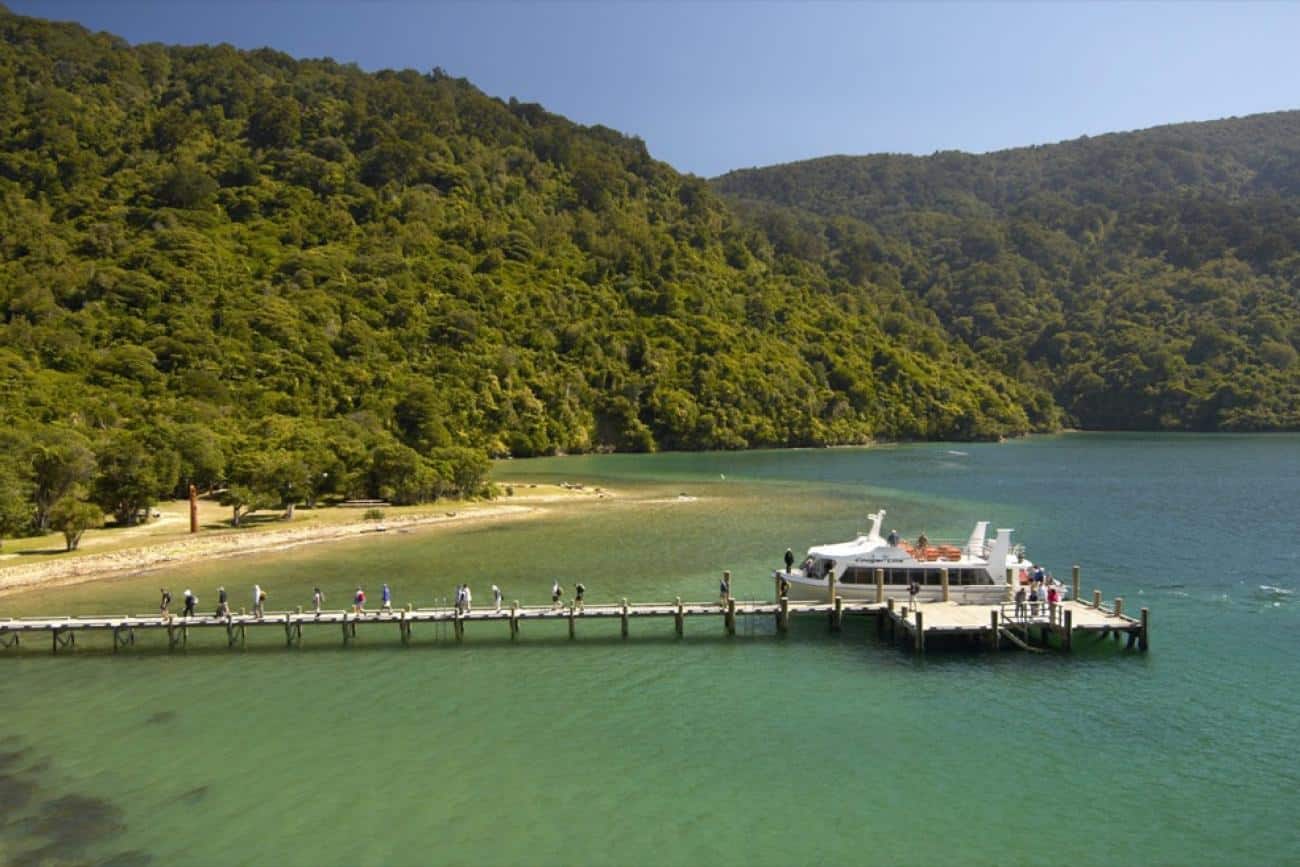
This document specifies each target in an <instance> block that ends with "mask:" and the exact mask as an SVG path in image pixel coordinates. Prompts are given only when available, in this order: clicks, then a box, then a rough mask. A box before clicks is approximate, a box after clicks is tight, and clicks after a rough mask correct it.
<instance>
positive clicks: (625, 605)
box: [622, 572, 731, 638]
mask: <svg viewBox="0 0 1300 867" xmlns="http://www.w3.org/2000/svg"><path fill="white" fill-rule="evenodd" d="M724 574H726V575H728V576H730V575H731V573H730V572H726V573H724ZM727 602H731V581H730V578H728V581H727ZM622 619H623V637H624V638H627V597H626V596H624V597H623V618H622Z"/></svg>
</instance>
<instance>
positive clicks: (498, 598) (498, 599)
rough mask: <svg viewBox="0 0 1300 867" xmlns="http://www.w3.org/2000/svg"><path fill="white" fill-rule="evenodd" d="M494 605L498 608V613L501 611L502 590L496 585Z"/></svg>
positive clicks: (493, 588) (493, 597)
mask: <svg viewBox="0 0 1300 867" xmlns="http://www.w3.org/2000/svg"><path fill="white" fill-rule="evenodd" d="M492 604H493V605H495V606H496V610H497V611H500V610H501V588H500V587H498V586H497V585H495V584H493V585H492Z"/></svg>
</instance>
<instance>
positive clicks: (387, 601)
mask: <svg viewBox="0 0 1300 867" xmlns="http://www.w3.org/2000/svg"><path fill="white" fill-rule="evenodd" d="M379 608H380V610H382V611H392V610H393V591H392V590H389V589H388V585H387V584H385V585H384V589H383V592H382V594H381V595H380V597H379Z"/></svg>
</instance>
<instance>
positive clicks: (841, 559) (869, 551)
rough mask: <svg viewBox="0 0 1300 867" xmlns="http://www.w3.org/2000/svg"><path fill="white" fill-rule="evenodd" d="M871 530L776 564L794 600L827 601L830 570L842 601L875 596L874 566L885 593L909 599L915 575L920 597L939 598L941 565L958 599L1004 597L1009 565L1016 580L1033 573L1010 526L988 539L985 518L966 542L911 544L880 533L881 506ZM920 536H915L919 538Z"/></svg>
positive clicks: (950, 595)
mask: <svg viewBox="0 0 1300 867" xmlns="http://www.w3.org/2000/svg"><path fill="white" fill-rule="evenodd" d="M867 517H868V518H870V519H871V529H869V530H867V531H866V532H863V533H859V534H858V537H857V538H856V539H853V540H852V541H849V542H839V543H836V544H833V545H817V546H814V547H812V548H810V549H808V554H807V556H806V557H805V558H804V561H803V564H802V565H800V566H798V567H796V568H792V569H790V570H789V571H786V570H784V569H778V570H777V571H775V572H774V573H773V577H774V578H776V580H777V581H778V582H779V581H780V580H781V579H782V578H784V579H785V580H786V581H787V582H788V584H789V589H788V591H787V593H788V596H789V598H790V599H791V600H792V601H797V600H803V601H825V600H826V599H828V598H829V595H830V578H829V576H830V575H832V574H833V575H834V576H835V588H836V589H835V592H836V594H837V595H839V596H840V597H841V598H843V599H844V600H845V601H850V600H852V601H864V602H871V601H874V600H875V598H876V570H877V569H880V570H883V572H884V582H885V596H886V598H888V597H893V598H895V599H907V598H908V586H909V585H910V584H911V582H912V581H913V580H915V581H916V583H917V584H918V585H919V592H918V593H917V598H918V601H921V602H929V601H935V600H938V599H941V598H942V597H943V588H942V575H941V570H943V569H947V570H948V598H949V599H950V600H952V601H953V602H958V603H971V604H978V603H984V604H989V603H997V602H1001V601H1004V600H1005V599H1006V598H1007V578H1006V576H1007V570H1008V569H1010V570H1011V575H1012V580H1013V582H1015V583H1016V584H1017V585H1018V584H1019V582H1020V581H1023V580H1026V576H1028V575H1031V574H1032V571H1033V568H1034V564H1033V563H1032V562H1030V561H1029V560H1028V559H1026V557H1025V551H1024V546H1022V545H1012V544H1011V532H1012V531H1011V530H1008V529H999V530H998V531H997V534H996V535H995V536H994V538H993V541H992V542H989V541H988V540H987V538H986V537H987V535H988V526H989V522H988V521H980V522H978V523H977V524H976V525H975V529H974V530H972V531H971V534H970V538H968V539H967V540H966V541H965V542H964V543H961V544H957V543H954V542H948V541H941V540H935V541H930V540H926V544H925V545H924V546H921V545H917V544H912V543H910V542H907V541H905V540H903V539H901V538H898V537H897V535H896V534H895V533H891V534H890V535H889V536H888V537H884V536H881V534H880V530H881V525H882V524H883V523H884V520H885V510H884V509H881V510H880V511H879V512H876V513H874V514H871V515H868V516H867ZM919 541H920V539H918V542H919Z"/></svg>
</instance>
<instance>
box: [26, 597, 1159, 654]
mask: <svg viewBox="0 0 1300 867" xmlns="http://www.w3.org/2000/svg"><path fill="white" fill-rule="evenodd" d="M808 615H821V616H823V617H825V618H826V622H827V626H828V628H829V629H830V630H831V631H839V630H840V629H841V628H842V626H843V618H844V616H845V615H857V616H864V617H872V618H874V619H875V622H876V628H877V631H878V634H880V635H882V636H884V635H885V634H886V633H888V635H889V637H890V638H892V639H893V640H895V641H896V642H902V643H904V644H905V645H907V646H909V647H912V648H913V649H914V650H916V651H917V652H918V653H923V652H924V651H925V647H926V640H927V638H931V639H933V638H937V637H942V636H967V637H973V638H975V639H979V640H983V641H984V642H985V643H986V644H987V646H989V647H992V648H998V647H1002V646H1004V644H1011V645H1014V646H1018V647H1021V648H1025V649H1030V650H1037V649H1040V648H1037V647H1035V646H1034V643H1035V641H1037V642H1038V643H1039V644H1040V645H1043V646H1046V645H1048V644H1050V639H1052V638H1053V637H1054V638H1055V639H1056V643H1057V645H1058V646H1059V647H1060V649H1062V650H1066V651H1068V650H1070V649H1071V647H1072V642H1073V638H1074V636H1075V635H1076V634H1078V633H1083V634H1093V635H1096V636H1100V637H1105V636H1106V635H1113V636H1114V637H1115V639H1116V640H1118V638H1119V636H1120V635H1127V636H1128V645H1127V646H1128V647H1129V648H1132V647H1134V646H1135V645H1136V646H1137V647H1138V649H1140V650H1146V649H1147V646H1148V641H1147V635H1148V626H1149V617H1148V612H1147V609H1145V608H1143V609H1142V611H1141V617H1140V619H1139V618H1134V617H1130V616H1129V615H1127V614H1124V613H1123V600H1122V599H1116V600H1115V601H1114V604H1113V605H1112V606H1110V607H1107V606H1105V605H1103V604H1102V602H1101V595H1100V592H1095V593H1094V596H1093V602H1092V604H1088V603H1084V602H1079V601H1077V600H1072V601H1068V602H1063V603H1059V604H1055V605H1048V604H1047V603H1045V602H1044V603H1038V604H1037V605H1036V606H1034V608H1033V609H1032V611H1031V609H1030V607H1029V604H1028V603H1026V604H1025V605H1024V606H1021V608H1020V609H1019V610H1017V607H1016V606H1015V605H1014V604H1013V603H1009V602H1008V603H1001V604H983V605H958V604H956V603H953V602H943V601H937V602H924V603H921V604H918V605H917V606H916V607H915V609H914V610H908V608H907V607H906V606H905V605H901V604H899V603H898V602H897V600H895V599H893V598H889V599H887V600H886V601H884V602H859V601H848V600H845V599H844V598H843V597H841V596H835V597H834V598H833V600H832V601H826V602H801V601H800V602H796V601H790V600H788V599H779V600H777V601H774V602H757V601H743V600H737V599H734V598H733V599H729V600H727V601H726V603H725V604H724V603H722V602H683V601H682V600H681V599H680V598H679V599H676V600H674V601H672V602H655V603H639V604H630V603H628V602H627V600H624V601H623V602H622V603H621V604H612V605H611V604H602V605H585V606H582V607H578V606H575V605H572V604H570V605H565V606H562V607H559V606H543V605H533V606H525V605H520V604H519V603H518V602H516V603H514V604H513V605H510V606H509V607H502V608H500V609H497V608H477V609H473V610H470V611H457V610H456V609H454V608H446V607H441V608H416V607H411V606H408V607H406V608H401V609H393V610H378V611H374V610H372V611H364V612H359V613H358V612H352V611H339V610H330V611H320V612H315V611H303V610H302V609H297V610H295V611H270V612H266V613H265V614H264V615H262V616H258V615H256V614H248V613H245V612H243V611H241V612H240V613H238V614H235V613H231V614H230V615H227V616H214V615H205V616H196V617H188V618H187V617H184V616H181V615H178V614H172V615H169V616H160V615H148V616H139V615H101V616H83V617H23V618H9V619H0V648H11V647H18V646H19V644H20V639H21V638H23V637H25V636H33V635H39V634H42V633H49V636H50V646H51V650H52V651H53V652H54V653H56V654H57V653H58V652H59V651H60V650H64V649H71V648H74V647H75V646H76V636H77V634H78V633H82V632H98V633H111V634H112V637H113V651H114V652H115V653H116V652H117V651H118V650H120V649H122V648H127V647H131V646H133V645H134V644H135V637H136V632H137V631H142V632H148V631H155V632H166V634H167V642H168V647H169V648H170V649H176V648H178V647H185V646H187V645H188V642H189V633H190V630H192V629H197V630H224V631H225V633H226V641H227V646H228V647H243V646H244V645H245V642H246V639H247V634H248V630H249V629H274V628H281V629H283V630H284V637H285V644H286V645H287V646H290V647H293V646H295V645H301V644H302V641H303V627H304V626H335V627H337V628H338V629H339V630H340V632H341V635H342V640H343V643H344V644H345V645H348V644H351V643H352V641H353V640H355V639H356V637H357V628H358V627H359V626H365V627H366V628H367V631H371V630H372V629H376V628H378V627H381V626H387V627H390V628H391V627H393V626H396V627H397V630H396V633H397V636H398V637H399V639H400V641H401V642H402V644H409V643H410V642H411V641H412V637H413V635H414V631H415V627H417V626H420V625H425V624H449V625H450V626H451V629H452V632H453V634H454V636H455V639H456V640H457V641H461V640H463V639H464V636H465V628H466V626H467V625H469V624H487V623H501V624H505V625H506V626H507V628H508V630H509V632H508V634H509V636H510V638H511V639H512V640H514V639H517V638H518V637H519V634H520V624H521V623H524V622H526V621H567V623H568V633H569V637H570V638H575V637H576V636H577V624H578V623H579V622H580V621H588V620H618V621H619V622H620V624H621V626H620V631H621V635H622V637H624V638H627V637H628V635H629V633H630V626H629V623H630V621H632V620H639V619H645V618H660V619H668V618H672V619H673V621H674V627H675V631H676V634H677V635H678V636H682V635H684V634H685V621H686V620H687V619H688V618H701V617H721V618H722V623H723V629H724V630H725V633H726V634H727V635H735V634H736V621H737V618H738V617H764V616H765V617H772V618H773V621H774V623H775V628H776V631H777V632H778V633H784V632H786V631H788V629H789V626H790V618H791V616H808ZM1035 634H1036V637H1035Z"/></svg>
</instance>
